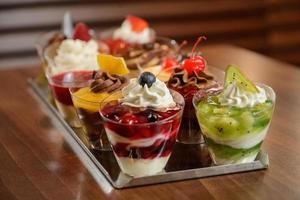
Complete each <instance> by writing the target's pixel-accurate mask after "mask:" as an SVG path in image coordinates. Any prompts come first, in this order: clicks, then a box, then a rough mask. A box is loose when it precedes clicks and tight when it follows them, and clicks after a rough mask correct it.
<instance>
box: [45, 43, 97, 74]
mask: <svg viewBox="0 0 300 200" xmlns="http://www.w3.org/2000/svg"><path fill="white" fill-rule="evenodd" d="M97 53H98V44H97V42H96V41H94V40H90V41H88V42H85V41H81V40H73V39H66V40H63V41H62V42H61V44H60V46H59V47H58V49H57V55H56V56H55V57H54V60H53V61H52V62H50V63H49V65H50V67H51V70H52V72H53V73H54V74H57V73H61V72H66V71H71V70H97V69H98V63H97Z"/></svg>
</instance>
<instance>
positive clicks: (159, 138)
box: [100, 91, 184, 177]
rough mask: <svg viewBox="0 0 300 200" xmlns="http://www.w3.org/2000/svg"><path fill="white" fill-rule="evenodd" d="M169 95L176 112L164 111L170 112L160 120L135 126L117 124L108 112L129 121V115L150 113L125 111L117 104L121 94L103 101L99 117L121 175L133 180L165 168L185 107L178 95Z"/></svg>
mask: <svg viewBox="0 0 300 200" xmlns="http://www.w3.org/2000/svg"><path fill="white" fill-rule="evenodd" d="M171 94H172V96H173V98H174V101H175V102H176V103H177V106H178V110H176V111H164V112H171V113H169V114H168V117H166V118H163V119H161V120H158V121H155V122H145V123H137V124H132V123H121V122H120V121H119V122H117V121H115V120H112V119H110V118H109V117H108V113H111V112H112V113H115V114H119V113H120V114H122V116H126V117H129V118H130V117H132V113H135V114H136V113H141V112H153V110H151V109H148V110H147V109H146V110H145V108H130V109H128V107H127V108H126V109H124V105H122V104H120V103H119V101H118V99H120V98H121V97H122V94H121V92H117V93H114V94H112V95H111V96H109V97H107V98H106V99H105V100H104V101H102V103H101V106H100V115H101V117H102V118H103V121H104V128H105V130H106V133H107V136H108V139H109V142H110V144H111V146H112V150H113V152H114V155H115V157H116V160H117V162H118V164H119V166H120V168H121V170H122V171H123V172H124V173H126V174H128V175H130V176H133V177H142V176H150V175H154V174H156V173H159V172H161V171H163V169H164V167H165V166H166V164H167V162H168V160H169V157H170V155H171V153H172V150H173V146H174V144H175V142H176V136H177V133H178V130H179V126H180V121H181V116H182V110H183V106H184V99H183V97H182V96H181V95H180V94H179V93H178V92H176V91H171ZM117 105H119V106H117ZM164 112H162V114H161V115H163V113H164ZM135 116H136V115H135ZM121 120H122V119H121Z"/></svg>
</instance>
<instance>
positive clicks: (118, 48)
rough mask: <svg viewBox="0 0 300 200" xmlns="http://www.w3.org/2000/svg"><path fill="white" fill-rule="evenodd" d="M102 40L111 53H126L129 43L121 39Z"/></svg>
mask: <svg viewBox="0 0 300 200" xmlns="http://www.w3.org/2000/svg"><path fill="white" fill-rule="evenodd" d="M104 42H105V44H107V46H108V47H109V52H110V53H111V54H113V55H123V54H126V53H127V51H128V48H129V47H130V44H129V43H126V42H125V41H124V40H122V39H107V40H105V41H104Z"/></svg>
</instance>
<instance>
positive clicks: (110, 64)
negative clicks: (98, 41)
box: [97, 54, 129, 75]
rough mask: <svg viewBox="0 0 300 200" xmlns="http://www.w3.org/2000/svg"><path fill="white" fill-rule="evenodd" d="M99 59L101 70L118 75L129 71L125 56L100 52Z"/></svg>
mask: <svg viewBox="0 0 300 200" xmlns="http://www.w3.org/2000/svg"><path fill="white" fill-rule="evenodd" d="M97 61H98V65H99V68H100V70H101V71H104V72H107V73H110V74H116V75H126V74H128V73H129V69H128V68H127V66H126V63H125V60H124V58H123V57H115V56H112V55H107V54H98V56H97Z"/></svg>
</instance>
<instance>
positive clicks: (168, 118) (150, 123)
mask: <svg viewBox="0 0 300 200" xmlns="http://www.w3.org/2000/svg"><path fill="white" fill-rule="evenodd" d="M169 90H170V92H171V94H172V96H173V94H175V95H178V96H179V97H180V99H181V100H182V103H181V104H180V102H175V103H176V104H177V105H178V104H179V106H180V109H179V111H178V112H176V113H174V114H173V115H171V116H170V117H167V118H165V119H163V120H160V121H156V122H146V123H139V124H125V123H120V122H116V121H114V120H111V119H109V118H107V117H105V116H104V115H103V113H102V107H103V105H104V103H105V100H106V99H108V98H109V97H111V96H112V95H115V94H117V93H119V92H121V91H116V92H114V93H112V94H111V95H109V96H107V97H106V98H105V99H103V100H102V101H101V103H100V109H99V113H100V116H101V118H102V119H103V121H104V122H110V123H113V124H117V125H122V126H127V125H130V126H151V125H154V124H156V125H160V124H165V123H169V122H170V121H171V120H172V119H174V118H175V117H177V116H178V115H182V113H183V109H184V105H185V101H184V98H183V96H182V95H181V94H180V93H179V92H177V91H175V90H172V89H169ZM110 102H111V101H110ZM107 103H108V102H107Z"/></svg>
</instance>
